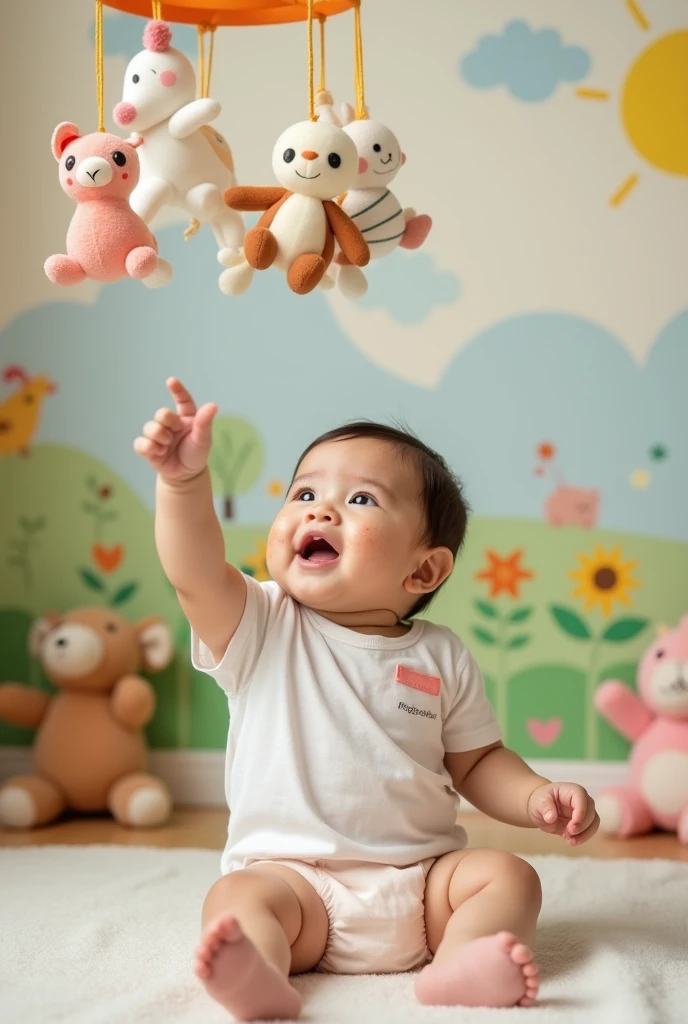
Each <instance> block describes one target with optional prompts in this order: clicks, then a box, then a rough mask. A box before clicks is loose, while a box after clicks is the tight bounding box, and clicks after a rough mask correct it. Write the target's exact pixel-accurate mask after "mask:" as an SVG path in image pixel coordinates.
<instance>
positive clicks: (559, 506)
mask: <svg viewBox="0 0 688 1024" xmlns="http://www.w3.org/2000/svg"><path fill="white" fill-rule="evenodd" d="M599 511H600V492H599V491H597V490H590V491H586V490H584V489H583V488H582V487H569V486H568V484H560V485H559V486H558V487H557V488H556V489H555V490H554V491H552V493H551V494H550V496H549V497H548V498H547V501H546V502H545V519H546V520H547V522H548V523H549V524H550V525H551V526H582V527H583V528H584V529H585V530H591V529H592V528H593V527H594V526H595V525H596V523H597V517H598V515H599Z"/></svg>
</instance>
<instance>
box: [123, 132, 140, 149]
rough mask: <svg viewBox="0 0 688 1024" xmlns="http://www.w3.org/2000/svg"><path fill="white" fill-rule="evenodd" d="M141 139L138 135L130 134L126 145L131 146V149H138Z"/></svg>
mask: <svg viewBox="0 0 688 1024" xmlns="http://www.w3.org/2000/svg"><path fill="white" fill-rule="evenodd" d="M142 142H143V139H142V138H141V136H140V135H132V137H131V138H130V139H127V146H131V148H132V149H138V148H139V146H140V145H141V143H142Z"/></svg>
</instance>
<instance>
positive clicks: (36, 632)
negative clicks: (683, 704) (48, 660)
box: [28, 612, 60, 658]
mask: <svg viewBox="0 0 688 1024" xmlns="http://www.w3.org/2000/svg"><path fill="white" fill-rule="evenodd" d="M59 622H60V616H59V615H58V614H57V613H56V612H46V613H45V615H43V616H42V617H41V618H40V619H36V620H35V622H34V623H33V625H32V626H31V629H30V630H29V643H28V648H29V654H32V655H33V657H34V658H37V657H38V655H39V654H40V653H41V644H42V643H43V641H44V640H45V638H46V637H47V635H48V633H49V632H50V631H51V629H55V626H57V625H58V624H59Z"/></svg>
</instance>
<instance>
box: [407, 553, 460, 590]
mask: <svg viewBox="0 0 688 1024" xmlns="http://www.w3.org/2000/svg"><path fill="white" fill-rule="evenodd" d="M453 568H454V556H453V555H452V553H451V551H450V550H449V548H430V550H429V551H426V552H425V554H424V556H423V561H422V562H421V564H420V565H419V566H418V568H417V569H416V571H415V572H414V573H411V575H410V576H407V577H406V579H405V580H404V590H407V591H408V592H409V594H432V593H433V591H435V590H437V588H438V587H441V586H442V584H443V583H444V581H445V580H446V579H447V577H448V576H450V575H451V571H452V569H453Z"/></svg>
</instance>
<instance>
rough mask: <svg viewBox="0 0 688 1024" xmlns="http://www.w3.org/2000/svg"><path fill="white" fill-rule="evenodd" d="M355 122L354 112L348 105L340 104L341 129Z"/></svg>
mask: <svg viewBox="0 0 688 1024" xmlns="http://www.w3.org/2000/svg"><path fill="white" fill-rule="evenodd" d="M355 120H356V111H355V110H354V108H353V107H352V106H351V104H350V103H342V113H341V122H342V128H343V127H344V126H345V125H347V124H351V122H352V121H355Z"/></svg>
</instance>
